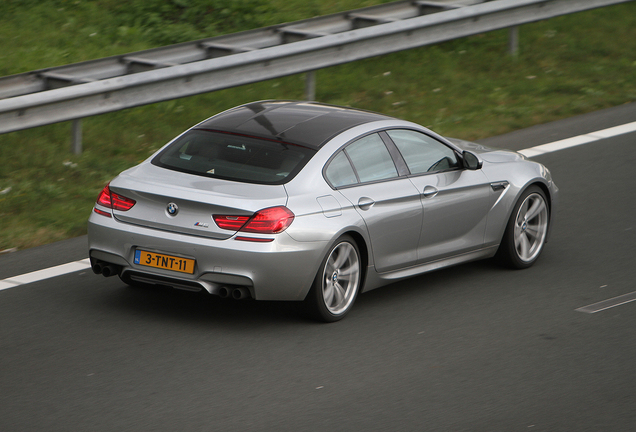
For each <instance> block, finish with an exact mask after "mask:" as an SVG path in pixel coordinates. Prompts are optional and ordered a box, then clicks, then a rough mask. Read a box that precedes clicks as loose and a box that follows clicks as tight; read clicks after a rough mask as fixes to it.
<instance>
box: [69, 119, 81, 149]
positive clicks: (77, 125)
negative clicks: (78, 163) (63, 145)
mask: <svg viewBox="0 0 636 432" xmlns="http://www.w3.org/2000/svg"><path fill="white" fill-rule="evenodd" d="M71 135H72V147H71V151H72V152H73V154H76V155H79V154H82V119H75V120H73V124H72V126H71Z"/></svg>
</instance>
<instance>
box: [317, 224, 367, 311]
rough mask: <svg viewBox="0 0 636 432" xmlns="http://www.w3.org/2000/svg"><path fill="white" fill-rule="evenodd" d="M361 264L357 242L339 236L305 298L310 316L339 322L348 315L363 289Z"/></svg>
mask: <svg viewBox="0 0 636 432" xmlns="http://www.w3.org/2000/svg"><path fill="white" fill-rule="evenodd" d="M361 265H362V261H361V259H360V251H359V250H358V246H357V244H356V242H355V241H354V240H353V239H352V238H351V237H350V236H348V235H345V236H342V237H340V238H339V239H338V240H336V242H335V243H334V244H333V245H332V246H331V248H329V252H327V255H326V256H325V258H324V259H323V260H322V263H321V264H320V268H319V269H318V273H317V274H316V278H315V279H314V283H313V285H312V287H311V290H310V291H309V294H308V295H307V298H306V299H305V302H306V304H307V306H308V309H309V313H310V314H311V315H313V317H314V318H316V319H318V320H319V321H324V322H334V321H339V320H341V319H342V318H344V317H345V315H347V313H349V311H350V310H351V307H352V306H353V303H354V302H355V299H356V297H357V295H358V291H359V290H360V284H361V281H362V271H363V270H362V268H361Z"/></svg>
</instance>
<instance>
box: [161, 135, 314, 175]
mask: <svg viewBox="0 0 636 432" xmlns="http://www.w3.org/2000/svg"><path fill="white" fill-rule="evenodd" d="M314 153H315V150H312V149H309V148H306V147H302V146H298V145H294V144H288V143H284V142H280V141H274V140H266V139H260V138H254V137H249V136H244V135H238V134H232V133H227V132H218V131H210V130H203V129H193V130H191V131H189V132H187V133H185V134H184V135H183V136H181V137H179V139H177V140H176V141H175V142H173V143H172V144H171V145H169V146H168V147H167V148H165V149H164V150H163V151H162V152H161V153H159V154H158V155H157V156H156V157H155V158H154V159H153V160H152V163H153V164H154V165H157V166H160V167H163V168H168V169H173V170H176V171H181V172H186V173H190V174H196V175H202V176H206V177H215V178H222V179H226V180H235V181H241V182H248V183H260V184H282V183H286V182H287V181H289V180H291V179H292V178H293V177H294V176H295V175H296V174H297V173H298V172H299V171H300V170H301V168H302V167H303V166H304V165H305V164H306V163H307V161H308V160H309V159H310V158H311V157H312V156H313V155H314Z"/></svg>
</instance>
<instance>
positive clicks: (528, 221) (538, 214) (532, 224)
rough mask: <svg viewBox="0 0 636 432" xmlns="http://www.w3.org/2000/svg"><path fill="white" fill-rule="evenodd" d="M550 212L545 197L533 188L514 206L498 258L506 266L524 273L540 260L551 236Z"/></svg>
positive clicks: (537, 189)
mask: <svg viewBox="0 0 636 432" xmlns="http://www.w3.org/2000/svg"><path fill="white" fill-rule="evenodd" d="M549 220H550V211H549V208H548V202H547V199H546V196H545V193H544V192H543V191H542V190H541V189H540V188H539V187H537V186H531V187H529V188H528V189H526V190H525V192H524V193H523V194H522V195H521V197H520V198H519V200H518V201H517V204H516V205H515V207H514V209H513V211H512V215H511V216H510V220H509V221H508V225H507V226H506V231H505V233H504V236H503V239H502V240H501V245H500V246H499V250H498V252H497V255H498V257H499V259H500V260H501V261H502V262H503V263H504V264H506V265H508V266H510V267H513V268H517V269H522V268H527V267H530V266H531V265H532V264H534V262H535V261H536V260H537V259H538V258H539V255H540V254H541V251H542V250H543V245H544V244H545V241H546V237H547V234H548V223H549Z"/></svg>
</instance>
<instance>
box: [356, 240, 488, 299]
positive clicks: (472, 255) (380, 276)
mask: <svg viewBox="0 0 636 432" xmlns="http://www.w3.org/2000/svg"><path fill="white" fill-rule="evenodd" d="M498 248H499V245H494V246H489V247H487V248H484V249H479V250H476V251H473V252H468V253H464V254H461V255H454V256H451V257H448V258H443V259H440V260H436V261H430V262H427V263H424V264H419V265H416V266H413V267H408V268H405V269H400V270H393V271H390V272H385V273H378V272H376V271H375V268H373V267H369V268H367V280H366V283H365V284H364V288H363V290H362V292H367V291H371V290H373V289H375V288H379V287H381V286H384V285H388V284H390V283H393V282H397V281H399V280H402V279H406V278H410V277H413V276H417V275H420V274H422V273H428V272H431V271H434V270H439V269H442V268H445V267H450V266H454V265H457V264H463V263H466V262H469V261H476V260H480V259H486V258H492V257H493V256H495V253H496V252H497V249H498Z"/></svg>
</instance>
